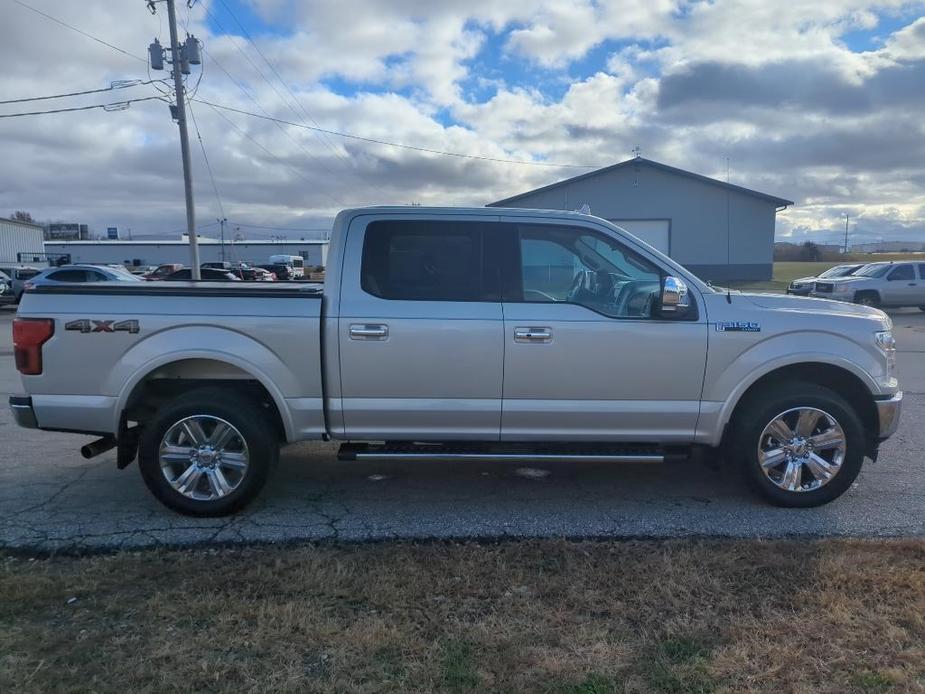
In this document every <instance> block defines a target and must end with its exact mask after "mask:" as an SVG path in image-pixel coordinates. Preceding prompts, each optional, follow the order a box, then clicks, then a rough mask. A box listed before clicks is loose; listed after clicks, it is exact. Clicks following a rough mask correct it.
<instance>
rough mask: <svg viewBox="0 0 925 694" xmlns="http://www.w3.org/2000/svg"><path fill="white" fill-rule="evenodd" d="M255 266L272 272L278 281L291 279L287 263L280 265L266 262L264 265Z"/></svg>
mask: <svg viewBox="0 0 925 694" xmlns="http://www.w3.org/2000/svg"><path fill="white" fill-rule="evenodd" d="M257 267H259V268H263V269H264V270H266V271H268V272H272V273H273V276H274V277H276V279H277V280H279V281H280V282H288V281H289V280H291V279H292V275H291V274H290V273H289V266H288V265H281V264H279V263H268V264H266V265H258V266H257Z"/></svg>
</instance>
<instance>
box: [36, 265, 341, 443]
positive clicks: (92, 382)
mask: <svg viewBox="0 0 925 694" xmlns="http://www.w3.org/2000/svg"><path fill="white" fill-rule="evenodd" d="M322 298H323V287H322V285H317V284H308V283H284V282H279V283H272V284H271V283H267V284H258V283H248V284H243V283H241V284H238V283H231V282H162V283H161V282H151V283H127V282H126V283H122V282H100V283H93V284H74V285H67V286H54V287H52V286H44V287H43V286H39V287H35V288H34V289H32V290H30V291H29V292H27V293H26V295H25V296H24V298H23V302H22V304H21V306H20V310H19V316H20V317H23V318H28V317H49V316H52V317H54V320H55V331H54V335H53V337H52V338H51V339H50V340H49V341H48V342H47V343H46V344H45V345H44V347H43V362H44V370H43V373H42V374H41V375H38V376H22V380H23V385H24V386H25V388H26V392H28V393H30V395H31V396H32V403H33V406H34V408H35V413H36V418H37V420H38V425H39V426H40V427H42V428H46V429H64V430H77V431H84V432H94V433H99V434H114V433H116V432H117V431H118V427H119V413H120V412H121V411H122V410H123V409H124V408H125V406H126V405H127V404H128V403H129V401H130V400H131V398H132V396H133V393H135V392H136V391H135V389H136V387H138V386H139V384H142V383H143V382H148V381H150V380H151V379H158V380H164V379H176V378H181V379H182V378H202V377H217V378H228V379H234V380H251V381H256V382H257V383H259V384H260V386H262V387H263V388H265V389H266V391H267V392H268V393H269V395H270V396H271V397H272V399H273V401H274V402H275V404H276V406H277V409H278V410H279V412H280V415H281V419H282V421H283V425H284V427H285V430H286V438H287V439H288V440H295V439H302V438H318V437H320V436H321V435H322V433H323V432H324V417H323V407H322V388H321V311H322ZM75 415H78V419H77V420H75Z"/></svg>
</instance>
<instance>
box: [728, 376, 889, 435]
mask: <svg viewBox="0 0 925 694" xmlns="http://www.w3.org/2000/svg"><path fill="white" fill-rule="evenodd" d="M786 382H789V383H814V384H817V385H820V386H824V387H826V388H829V389H830V390H832V391H834V392H836V393H838V394H839V395H840V396H842V397H843V398H845V400H847V401H848V402H849V403H850V404H851V406H852V407H853V408H854V409H855V411H856V412H857V413H858V416H859V417H860V418H861V422H862V423H863V424H864V430H865V432H866V433H867V437H868V448H871V447H875V446H876V440H877V434H878V430H879V426H880V425H879V418H878V415H877V406H876V404H875V402H874V398H873V395H872V393H871V391H870V389H869V388H868V386H867V384H866V383H865V382H864V381H863V380H862V379H861V378H860V377H859V376H858V375H857V374H855V373H854V372H853V371H851V370H850V369H846V368H844V367H842V366H839V365H836V364H832V363H828V362H820V361H804V362H797V363H793V364H787V365H784V366H779V367H777V368H774V369H771V370H770V371H767V372H766V373H763V374H761V375H760V376H758V377H757V378H755V379H753V380H752V381H751V382H750V383H749V384H748V386H747V387H745V388H744V389H743V390H742V392H741V394H740V395H739V396H738V398H736V400H735V401H734V402H732V403H730V404H729V405H728V413H727V414H726V416H725V417H724V419H723V424H724V435H723V440H724V441H725V440H726V438H727V435H728V433H729V431H730V430H731V429H732V427H733V426H734V425H735V418H736V415H737V414H739V413H741V412H742V410H743V407H744V406H746V405H747V404H748V402H749V401H750V400H751V399H752V398H755V397H758V395H759V394H760V392H761V391H762V390H763V389H766V388H768V387H769V386H771V385H777V384H780V383H786Z"/></svg>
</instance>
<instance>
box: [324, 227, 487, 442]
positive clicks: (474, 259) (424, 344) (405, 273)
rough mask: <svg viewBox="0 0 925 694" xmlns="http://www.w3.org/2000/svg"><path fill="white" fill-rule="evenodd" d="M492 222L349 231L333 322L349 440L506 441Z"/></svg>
mask: <svg viewBox="0 0 925 694" xmlns="http://www.w3.org/2000/svg"><path fill="white" fill-rule="evenodd" d="M484 220H485V217H473V218H471V219H466V218H460V216H452V217H447V218H445V219H428V220H420V219H415V218H413V217H411V218H408V219H401V218H389V219H374V218H370V217H358V218H356V219H354V220H353V222H352V223H351V226H350V228H349V230H348V232H347V240H346V246H345V249H344V260H343V267H344V268H349V270H346V271H345V272H343V273H342V278H341V294H340V310H339V314H338V315H339V318H338V323H337V325H338V328H337V329H338V345H339V350H340V381H341V403H342V411H343V418H344V431H345V434H346V437H347V438H353V439H370V440H390V439H392V440H408V439H413V440H428V439H429V440H462V439H469V440H497V439H498V438H499V435H500V428H501V386H502V377H503V376H502V375H503V353H504V335H503V331H504V324H503V320H502V314H501V303H500V292H499V291H498V289H497V287H496V284H497V275H496V274H492V273H491V272H489V270H488V268H489V267H490V266H491V264H492V259H491V258H490V257H489V253H488V247H487V243H486V238H485V237H486V228H488V229H490V227H491V226H492V224H491V223H487V224H486V223H485V221H484ZM357 270H359V272H357Z"/></svg>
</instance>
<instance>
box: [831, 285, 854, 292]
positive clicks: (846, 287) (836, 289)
mask: <svg viewBox="0 0 925 694" xmlns="http://www.w3.org/2000/svg"><path fill="white" fill-rule="evenodd" d="M850 289H851V285H850V284H836V285H835V286H833V287H832V291H833V292H834V293H835V294H844V293H845V292H847V291H849V290H850Z"/></svg>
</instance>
